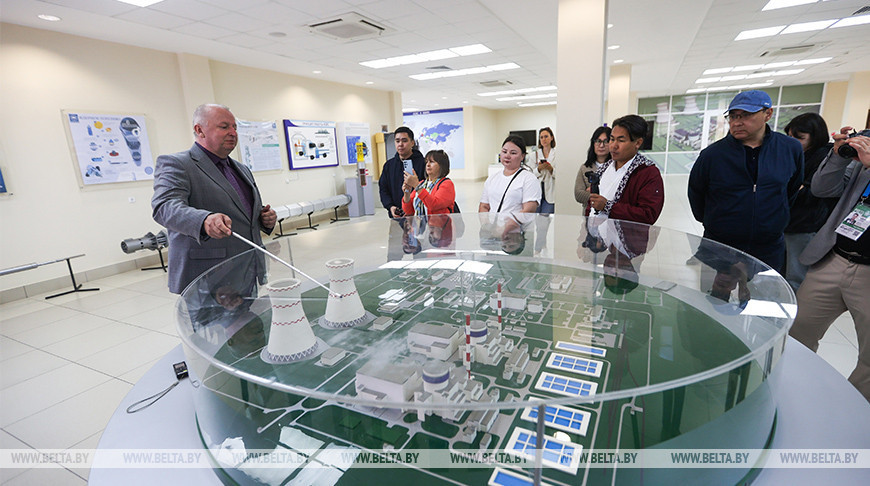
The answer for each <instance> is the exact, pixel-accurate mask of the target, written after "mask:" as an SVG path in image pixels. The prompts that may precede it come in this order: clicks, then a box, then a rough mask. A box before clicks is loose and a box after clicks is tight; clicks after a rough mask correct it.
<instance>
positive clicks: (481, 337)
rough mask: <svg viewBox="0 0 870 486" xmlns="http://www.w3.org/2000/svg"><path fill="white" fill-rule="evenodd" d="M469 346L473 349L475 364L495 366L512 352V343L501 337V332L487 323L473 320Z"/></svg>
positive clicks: (510, 340)
mask: <svg viewBox="0 0 870 486" xmlns="http://www.w3.org/2000/svg"><path fill="white" fill-rule="evenodd" d="M496 325H498V323H497V322H496ZM490 329H492V332H490ZM471 346H472V347H473V349H474V351H473V354H474V362H475V363H481V364H485V365H491V366H495V365H498V363H499V362H501V360H502V358H504V357H505V356H506V355H507V354H509V353H510V352H511V351H513V349H514V341H513V340H512V339H508V338H506V337H504V336H502V335H501V332H499V331H497V330H496V329H494V328H491V327H490V326H488V325H487V322H483V321H478V320H473V321H471Z"/></svg>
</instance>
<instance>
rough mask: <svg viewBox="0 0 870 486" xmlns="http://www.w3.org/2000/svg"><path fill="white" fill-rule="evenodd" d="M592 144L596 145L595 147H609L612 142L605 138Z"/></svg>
mask: <svg viewBox="0 0 870 486" xmlns="http://www.w3.org/2000/svg"><path fill="white" fill-rule="evenodd" d="M592 143H594V144H595V145H601V146H604V145H607V144H608V143H610V140H609V139H606V138H604V139H602V138H599V139H597V140H593V141H592Z"/></svg>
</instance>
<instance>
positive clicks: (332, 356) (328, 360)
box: [320, 348, 347, 366]
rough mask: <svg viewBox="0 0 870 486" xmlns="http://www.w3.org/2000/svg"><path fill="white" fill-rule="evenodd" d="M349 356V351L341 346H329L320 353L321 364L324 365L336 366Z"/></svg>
mask: <svg viewBox="0 0 870 486" xmlns="http://www.w3.org/2000/svg"><path fill="white" fill-rule="evenodd" d="M345 356H347V351H345V350H343V349H341V348H329V349H327V350H326V351H324V352H323V354H321V355H320V364H322V365H323V366H335V365H336V364H338V362H339V361H341V360H342V358H344V357H345Z"/></svg>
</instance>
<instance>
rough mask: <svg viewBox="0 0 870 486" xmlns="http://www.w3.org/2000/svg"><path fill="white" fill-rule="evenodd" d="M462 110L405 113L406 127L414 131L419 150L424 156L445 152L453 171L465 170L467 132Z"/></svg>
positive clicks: (403, 118)
mask: <svg viewBox="0 0 870 486" xmlns="http://www.w3.org/2000/svg"><path fill="white" fill-rule="evenodd" d="M462 117H463V114H462V108H452V109H446V110H428V111H414V112H408V113H404V114H403V115H402V120H403V121H404V123H405V126H406V127H408V128H410V129H411V130H413V131H414V138H415V140H416V141H417V148H418V149H419V150H420V152H423V155H426V152H428V151H430V150H436V149H438V150H443V151H445V152H447V156H448V157H450V168H451V169H463V168H465V131H464V130H463V128H462V127H463V122H462Z"/></svg>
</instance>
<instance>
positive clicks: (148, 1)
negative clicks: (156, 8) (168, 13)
mask: <svg viewBox="0 0 870 486" xmlns="http://www.w3.org/2000/svg"><path fill="white" fill-rule="evenodd" d="M118 1H119V2H121V3H127V4H130V5H135V6H137V7H147V6H149V5H154V4H155V3H160V2H162V1H163V0H118Z"/></svg>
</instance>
